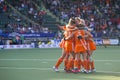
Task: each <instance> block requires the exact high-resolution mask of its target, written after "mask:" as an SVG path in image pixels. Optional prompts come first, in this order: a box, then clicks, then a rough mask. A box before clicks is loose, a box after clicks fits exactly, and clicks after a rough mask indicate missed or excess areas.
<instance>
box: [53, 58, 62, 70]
mask: <svg viewBox="0 0 120 80" xmlns="http://www.w3.org/2000/svg"><path fill="white" fill-rule="evenodd" d="M62 61H63V59H62V58H59V59H58V61H57V63H56V64H55V67H56V68H58V67H59V65H60V64H61V63H62Z"/></svg>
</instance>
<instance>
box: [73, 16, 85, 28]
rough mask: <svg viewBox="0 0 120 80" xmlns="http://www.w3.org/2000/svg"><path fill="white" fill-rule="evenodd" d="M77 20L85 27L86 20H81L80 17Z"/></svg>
mask: <svg viewBox="0 0 120 80" xmlns="http://www.w3.org/2000/svg"><path fill="white" fill-rule="evenodd" d="M75 20H78V21H79V24H81V25H84V26H85V20H84V19H80V18H79V17H75Z"/></svg>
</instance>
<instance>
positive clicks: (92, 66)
mask: <svg viewBox="0 0 120 80" xmlns="http://www.w3.org/2000/svg"><path fill="white" fill-rule="evenodd" d="M90 65H91V69H94V68H95V66H94V61H92V62H90Z"/></svg>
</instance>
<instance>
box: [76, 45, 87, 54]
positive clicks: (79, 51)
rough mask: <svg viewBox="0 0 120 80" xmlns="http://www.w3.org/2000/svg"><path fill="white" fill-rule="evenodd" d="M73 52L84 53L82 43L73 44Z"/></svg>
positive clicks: (84, 49)
mask: <svg viewBox="0 0 120 80" xmlns="http://www.w3.org/2000/svg"><path fill="white" fill-rule="evenodd" d="M74 52H75V53H85V52H86V48H85V47H84V46H83V45H82V44H77V45H75V49H74Z"/></svg>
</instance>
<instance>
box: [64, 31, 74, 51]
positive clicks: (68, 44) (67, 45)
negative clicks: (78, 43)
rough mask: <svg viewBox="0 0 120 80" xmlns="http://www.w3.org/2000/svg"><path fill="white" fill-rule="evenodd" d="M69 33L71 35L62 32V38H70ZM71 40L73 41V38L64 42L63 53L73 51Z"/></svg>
mask: <svg viewBox="0 0 120 80" xmlns="http://www.w3.org/2000/svg"><path fill="white" fill-rule="evenodd" d="M71 33H72V31H65V32H64V37H65V38H66V37H68V36H70V35H71ZM73 40H74V39H73V38H70V39H68V40H65V43H64V49H65V51H66V52H68V53H70V52H72V51H73V49H74V44H73Z"/></svg>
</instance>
